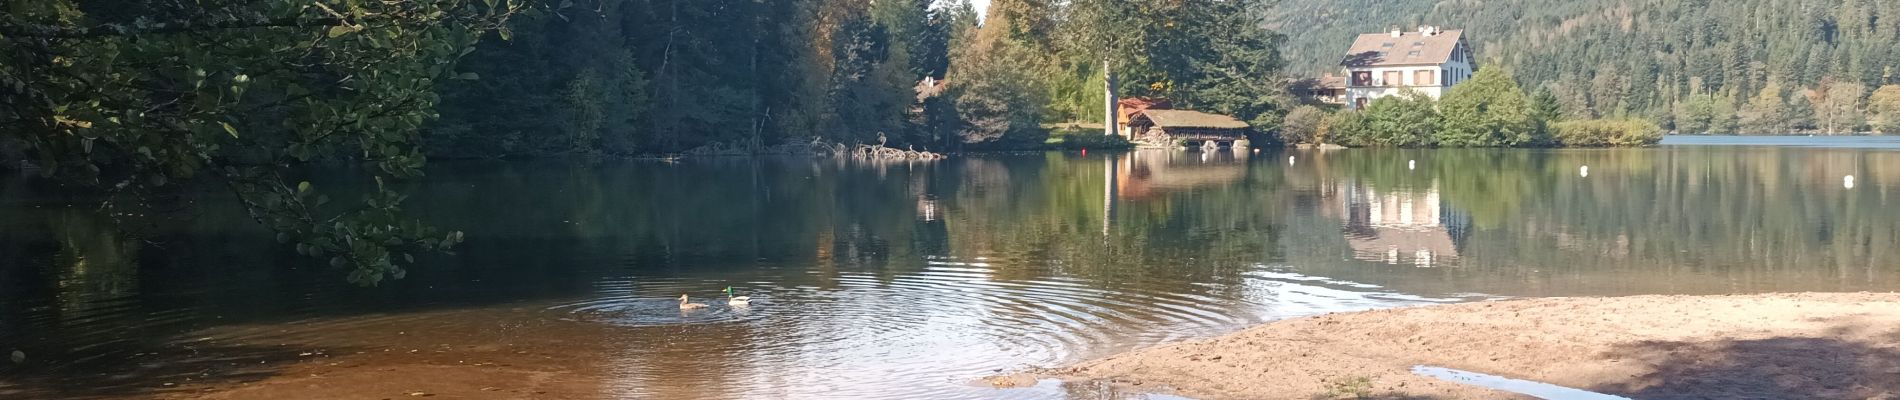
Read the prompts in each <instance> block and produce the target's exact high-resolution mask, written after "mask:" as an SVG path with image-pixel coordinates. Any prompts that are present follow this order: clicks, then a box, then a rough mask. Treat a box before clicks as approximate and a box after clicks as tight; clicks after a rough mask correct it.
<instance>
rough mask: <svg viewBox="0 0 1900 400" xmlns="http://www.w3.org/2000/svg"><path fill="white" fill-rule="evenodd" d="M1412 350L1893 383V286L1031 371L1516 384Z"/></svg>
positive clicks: (1472, 309)
mask: <svg viewBox="0 0 1900 400" xmlns="http://www.w3.org/2000/svg"><path fill="white" fill-rule="evenodd" d="M1420 365H1427V366H1437V367H1446V368H1454V369H1460V370H1466V371H1472V372H1478V373H1483V374H1491V375H1498V376H1503V377H1507V378H1514V379H1522V380H1531V381H1537V382H1544V383H1550V384H1555V385H1562V386H1566V387H1571V388H1577V389H1584V390H1589V391H1594V392H1599V393H1604V394H1612V395H1619V396H1626V397H1630V398H1636V399H1716V398H1720V399H1782V398H1813V399H1870V398H1880V399H1889V398H1896V396H1900V294H1893V293H1841V294H1825V293H1802V294H1764V295H1734V296H1637V297H1617V298H1545V299H1524V300H1503V301H1490V302H1480V303H1465V304H1454V305H1442V306H1424V307H1412V308H1400V309H1388V310H1378V311H1367V312H1357V313H1341V314H1329V315H1321V316H1314V317H1308V318H1299V319H1292V320H1285V321H1278V322H1273V323H1268V324H1265V325H1262V326H1258V327H1254V328H1251V329H1248V330H1245V331H1242V332H1237V333H1234V334H1230V335H1226V336H1221V337H1218V338H1213V339H1207V340H1200V341H1192V342H1184V343H1178V344H1172V345H1164V346H1159V347H1154V348H1148V349H1143V350H1137V351H1133V352H1129V353H1124V354H1120V355H1115V356H1110V357H1107V358H1103V359H1099V360H1094V361H1090V362H1085V363H1082V364H1079V365H1075V366H1072V367H1068V368H1062V369H1057V370H1051V371H1044V373H1043V374H1038V376H1041V377H1059V378H1065V379H1090V380H1107V381H1111V382H1113V383H1115V384H1118V385H1125V386H1131V387H1138V388H1147V389H1149V390H1153V391H1156V392H1162V393H1173V394H1179V395H1183V396H1188V397H1194V398H1201V399H1314V398H1378V399H1388V398H1392V399H1398V398H1403V399H1518V398H1530V397H1527V396H1522V395H1518V394H1512V393H1508V392H1503V391H1495V390H1491V389H1486V388H1481V387H1477V386H1469V385H1464V384H1458V383H1452V382H1448V381H1443V380H1439V379H1436V378H1429V377H1423V376H1418V375H1414V374H1413V373H1411V369H1412V368H1413V367H1415V366H1420Z"/></svg>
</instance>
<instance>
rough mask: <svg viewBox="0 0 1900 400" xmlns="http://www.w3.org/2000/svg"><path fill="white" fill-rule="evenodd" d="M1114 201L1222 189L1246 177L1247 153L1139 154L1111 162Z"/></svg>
mask: <svg viewBox="0 0 1900 400" xmlns="http://www.w3.org/2000/svg"><path fill="white" fill-rule="evenodd" d="M1109 160H1110V162H1111V163H1113V165H1112V168H1114V171H1113V174H1112V175H1111V176H1112V177H1113V178H1114V179H1113V180H1112V181H1111V184H1112V185H1111V186H1113V187H1112V189H1113V193H1114V194H1115V197H1119V198H1122V199H1129V200H1142V199H1149V198H1154V197H1156V196H1158V195H1161V194H1164V193H1166V192H1170V191H1178V190H1191V189H1194V188H1198V187H1214V186H1223V185H1227V184H1231V183H1234V182H1238V181H1240V180H1241V179H1243V178H1246V177H1247V153H1245V152H1232V151H1214V152H1184V151H1174V150H1148V151H1136V152H1130V153H1128V154H1123V155H1120V156H1114V157H1110V158H1109Z"/></svg>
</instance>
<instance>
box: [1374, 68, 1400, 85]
mask: <svg viewBox="0 0 1900 400" xmlns="http://www.w3.org/2000/svg"><path fill="white" fill-rule="evenodd" d="M1402 85H1405V74H1403V73H1400V72H1399V71H1385V82H1384V83H1381V84H1379V86H1402Z"/></svg>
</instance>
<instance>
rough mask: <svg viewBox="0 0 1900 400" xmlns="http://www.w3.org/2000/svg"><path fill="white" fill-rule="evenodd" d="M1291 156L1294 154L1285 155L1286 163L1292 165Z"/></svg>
mask: <svg viewBox="0 0 1900 400" xmlns="http://www.w3.org/2000/svg"><path fill="white" fill-rule="evenodd" d="M1293 157H1294V156H1287V157H1286V165H1293Z"/></svg>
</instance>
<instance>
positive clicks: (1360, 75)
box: [1352, 71, 1372, 86]
mask: <svg viewBox="0 0 1900 400" xmlns="http://www.w3.org/2000/svg"><path fill="white" fill-rule="evenodd" d="M1352 85H1353V86H1372V72H1371V71H1357V72H1353V73H1352Z"/></svg>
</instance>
